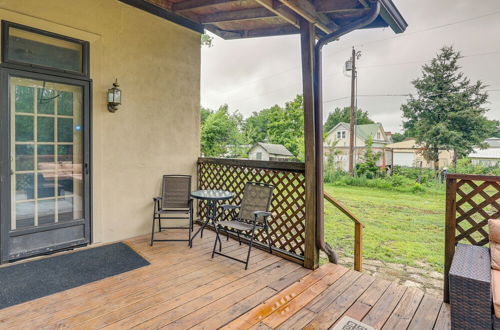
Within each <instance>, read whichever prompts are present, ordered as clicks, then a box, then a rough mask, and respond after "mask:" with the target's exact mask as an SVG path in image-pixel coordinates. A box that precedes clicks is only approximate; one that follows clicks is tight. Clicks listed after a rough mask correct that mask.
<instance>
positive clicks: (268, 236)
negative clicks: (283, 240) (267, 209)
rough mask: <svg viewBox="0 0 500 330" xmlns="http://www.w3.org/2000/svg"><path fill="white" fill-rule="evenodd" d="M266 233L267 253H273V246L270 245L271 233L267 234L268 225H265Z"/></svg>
mask: <svg viewBox="0 0 500 330" xmlns="http://www.w3.org/2000/svg"><path fill="white" fill-rule="evenodd" d="M266 234H267V244H268V245H269V253H271V254H273V248H272V247H271V235H269V226H266Z"/></svg>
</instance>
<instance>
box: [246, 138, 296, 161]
mask: <svg viewBox="0 0 500 330" xmlns="http://www.w3.org/2000/svg"><path fill="white" fill-rule="evenodd" d="M294 158H295V156H294V155H293V154H292V153H291V152H290V151H289V150H288V149H287V148H286V147H285V146H284V145H282V144H272V143H264V142H258V143H256V144H254V145H253V147H252V148H251V149H250V151H249V152H248V159H252V160H274V161H288V160H292V159H294Z"/></svg>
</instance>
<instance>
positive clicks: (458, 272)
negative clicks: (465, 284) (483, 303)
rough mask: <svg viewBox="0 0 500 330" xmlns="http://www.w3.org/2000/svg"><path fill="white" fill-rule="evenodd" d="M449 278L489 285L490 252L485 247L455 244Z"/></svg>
mask: <svg viewBox="0 0 500 330" xmlns="http://www.w3.org/2000/svg"><path fill="white" fill-rule="evenodd" d="M450 276H460V277H463V278H467V279H470V280H474V281H479V282H485V283H491V261H490V251H489V249H488V248H486V247H482V246H474V245H468V244H457V247H456V250H455V254H454V256H453V261H452V263H451V267H450Z"/></svg>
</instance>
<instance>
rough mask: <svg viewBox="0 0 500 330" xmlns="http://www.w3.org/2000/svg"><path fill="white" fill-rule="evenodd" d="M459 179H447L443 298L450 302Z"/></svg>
mask: <svg viewBox="0 0 500 330" xmlns="http://www.w3.org/2000/svg"><path fill="white" fill-rule="evenodd" d="M456 199H457V179H454V178H453V179H451V178H447V180H446V224H445V238H444V251H445V252H444V293H443V300H444V302H446V303H449V302H450V288H449V286H448V285H449V283H448V274H449V273H450V268H451V262H452V260H453V255H454V254H455V243H456V240H455V233H456V228H457V210H456V202H457V200H456Z"/></svg>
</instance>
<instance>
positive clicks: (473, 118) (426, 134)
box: [401, 47, 494, 170]
mask: <svg viewBox="0 0 500 330" xmlns="http://www.w3.org/2000/svg"><path fill="white" fill-rule="evenodd" d="M460 58H461V56H460V52H458V51H456V50H455V49H453V47H443V48H442V49H441V50H440V52H439V53H438V54H437V56H436V57H435V58H434V59H433V60H432V61H431V63H430V64H426V65H424V66H423V67H422V76H421V77H419V78H417V79H415V80H414V81H413V82H412V83H413V86H414V87H415V89H416V91H417V93H416V96H414V95H410V97H409V99H408V100H407V103H406V104H404V105H402V107H401V109H402V111H403V117H404V119H405V121H404V123H403V126H404V128H405V129H406V132H407V133H408V134H411V135H412V136H414V137H415V138H416V141H417V143H420V144H422V145H423V146H424V147H425V151H424V156H425V157H426V158H427V159H428V160H430V161H434V168H435V170H438V169H439V168H438V162H439V149H446V150H453V151H454V153H455V158H454V166H455V165H456V159H457V157H458V156H464V155H467V154H469V153H470V152H471V151H472V150H473V148H474V147H475V146H483V141H484V140H485V139H486V138H487V137H489V136H490V135H491V134H492V133H493V132H492V127H493V125H494V124H492V123H491V121H490V120H488V119H487V118H486V117H485V113H486V112H487V109H485V108H483V105H484V104H485V103H486V102H487V100H488V94H487V93H486V92H485V91H484V88H485V85H484V84H483V83H482V82H481V81H477V82H475V83H473V82H471V81H470V79H469V78H467V77H465V76H464V73H463V72H461V71H460V66H459V64H458V61H459V59H460Z"/></svg>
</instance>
